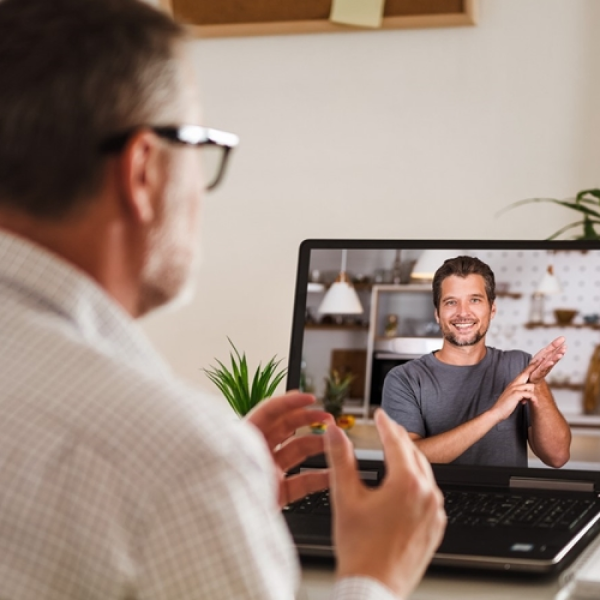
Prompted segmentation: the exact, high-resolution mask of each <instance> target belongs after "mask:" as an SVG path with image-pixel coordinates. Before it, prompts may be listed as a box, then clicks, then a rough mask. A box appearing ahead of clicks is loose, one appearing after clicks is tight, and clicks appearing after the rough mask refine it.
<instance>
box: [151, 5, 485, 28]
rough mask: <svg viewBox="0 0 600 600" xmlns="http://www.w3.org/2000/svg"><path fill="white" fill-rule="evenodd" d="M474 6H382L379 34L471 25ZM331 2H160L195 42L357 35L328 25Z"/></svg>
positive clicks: (475, 15) (344, 26)
mask: <svg viewBox="0 0 600 600" xmlns="http://www.w3.org/2000/svg"><path fill="white" fill-rule="evenodd" d="M477 2H478V0H386V1H385V9H384V14H383V21H382V25H381V29H402V28H425V27H454V26H465V25H475V23H476V19H477ZM331 3H332V0H301V1H298V0H160V4H161V6H162V7H163V8H164V9H166V10H167V11H168V12H169V13H170V14H172V15H173V16H174V17H175V18H176V19H177V20H179V21H182V22H184V23H188V24H189V25H190V26H191V27H192V29H193V30H194V32H195V33H196V34H197V35H199V36H201V37H225V36H250V35H281V34H290V33H316V32H334V31H357V30H358V29H359V28H357V27H352V26H347V25H339V24H336V23H333V22H331V21H330V20H329V14H330V11H331Z"/></svg>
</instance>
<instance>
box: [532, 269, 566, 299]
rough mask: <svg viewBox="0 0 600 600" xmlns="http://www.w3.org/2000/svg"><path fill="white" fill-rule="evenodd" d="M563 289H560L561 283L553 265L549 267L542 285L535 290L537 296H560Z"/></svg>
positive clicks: (541, 282)
mask: <svg viewBox="0 0 600 600" xmlns="http://www.w3.org/2000/svg"><path fill="white" fill-rule="evenodd" d="M560 292H562V289H561V287H560V283H559V281H558V279H557V277H556V275H555V274H554V269H553V268H552V265H548V268H547V269H546V272H545V273H544V276H543V277H542V280H541V281H540V284H539V285H538V287H537V289H536V290H535V293H536V294H542V295H544V296H549V295H550V294H560Z"/></svg>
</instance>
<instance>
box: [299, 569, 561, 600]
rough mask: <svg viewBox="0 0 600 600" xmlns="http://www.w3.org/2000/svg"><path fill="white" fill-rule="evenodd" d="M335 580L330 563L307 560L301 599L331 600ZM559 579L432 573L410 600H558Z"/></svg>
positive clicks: (500, 574)
mask: <svg viewBox="0 0 600 600" xmlns="http://www.w3.org/2000/svg"><path fill="white" fill-rule="evenodd" d="M333 582H334V574H333V566H332V565H331V564H330V563H323V564H319V563H312V562H311V563H305V564H304V566H303V569H302V585H301V588H300V594H299V595H298V600H327V599H328V598H329V594H330V592H331V587H332V586H333ZM558 592H559V586H558V578H557V577H556V576H555V577H551V578H543V579H532V578H528V577H525V576H522V575H519V576H515V575H510V576H509V575H507V574H506V575H505V574H503V573H499V574H498V575H489V574H485V575H484V574H482V573H473V572H469V573H449V572H447V571H445V572H443V573H442V572H440V571H433V572H430V573H428V574H427V575H426V576H425V578H424V579H423V581H422V582H421V584H420V585H419V587H418V588H417V589H416V590H415V592H414V593H413V595H412V596H411V597H410V600H521V599H523V600H558V599H557V595H558Z"/></svg>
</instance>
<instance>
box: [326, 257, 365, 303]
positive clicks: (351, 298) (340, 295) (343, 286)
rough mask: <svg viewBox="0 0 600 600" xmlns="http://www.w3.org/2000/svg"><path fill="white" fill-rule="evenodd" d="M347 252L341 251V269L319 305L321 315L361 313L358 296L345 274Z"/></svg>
mask: <svg viewBox="0 0 600 600" xmlns="http://www.w3.org/2000/svg"><path fill="white" fill-rule="evenodd" d="M347 252H348V251H347V250H342V269H341V271H340V274H339V275H338V276H337V278H336V280H335V282H334V283H332V284H331V286H330V287H329V289H328V290H327V293H326V294H325V297H324V298H323V301H322V302H321V305H320V306H319V313H320V314H322V315H360V314H362V312H363V307H362V304H361V303H360V300H359V298H358V294H357V293H356V290H355V289H354V286H353V285H352V282H351V281H350V279H349V278H348V275H347V273H346V258H347V257H346V255H347Z"/></svg>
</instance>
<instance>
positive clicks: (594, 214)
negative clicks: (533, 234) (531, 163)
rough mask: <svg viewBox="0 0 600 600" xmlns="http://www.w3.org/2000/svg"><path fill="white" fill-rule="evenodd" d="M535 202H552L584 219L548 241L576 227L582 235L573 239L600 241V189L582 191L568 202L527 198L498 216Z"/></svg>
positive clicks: (566, 227)
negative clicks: (598, 228) (598, 230)
mask: <svg viewBox="0 0 600 600" xmlns="http://www.w3.org/2000/svg"><path fill="white" fill-rule="evenodd" d="M533 202H550V203H552V204H558V205H560V206H564V207H565V208H569V209H571V210H574V211H576V212H578V213H580V215H581V216H582V217H583V218H582V219H581V220H580V221H575V222H574V223H570V224H569V225H565V226H564V227H561V228H560V229H559V230H558V231H556V232H555V233H553V234H552V235H551V236H550V237H548V238H547V239H549V240H554V239H556V238H557V237H558V236H559V235H562V234H563V233H566V232H567V231H569V230H572V229H575V228H576V227H581V233H580V234H579V235H574V236H573V238H572V239H575V240H599V239H600V234H599V233H598V232H597V231H596V226H600V189H597V188H594V189H590V190H582V191H581V192H579V193H578V194H577V195H576V196H575V198H570V199H568V200H556V199H555V198H527V199H526V200H519V201H517V202H513V203H512V204H509V205H508V206H507V207H506V208H504V209H502V210H501V211H500V212H499V213H498V214H499V215H500V214H502V213H504V212H506V211H507V210H511V209H513V208H516V207H517V206H522V205H523V204H531V203H533Z"/></svg>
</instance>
